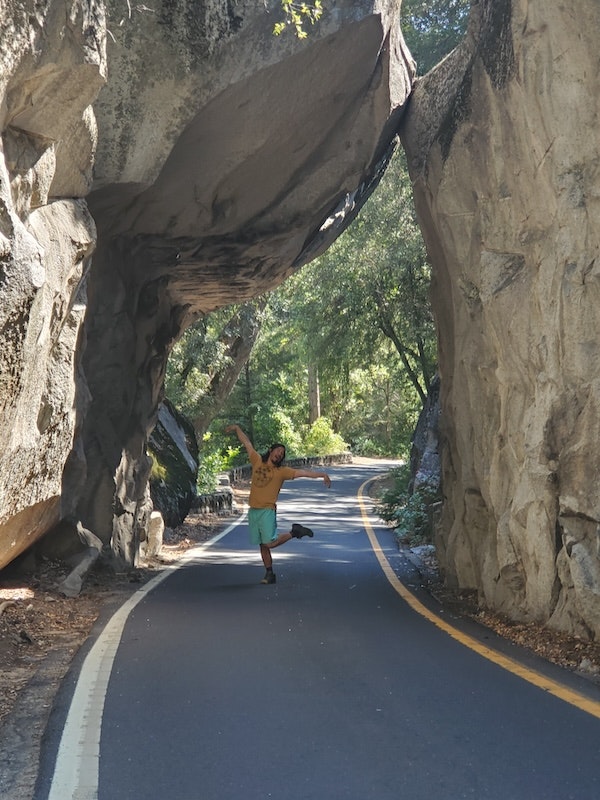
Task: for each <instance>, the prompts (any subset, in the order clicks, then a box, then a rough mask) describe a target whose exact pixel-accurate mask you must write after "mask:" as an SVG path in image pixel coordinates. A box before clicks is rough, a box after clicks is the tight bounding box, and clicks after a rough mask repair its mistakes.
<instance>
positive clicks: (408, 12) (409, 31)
mask: <svg viewBox="0 0 600 800" xmlns="http://www.w3.org/2000/svg"><path fill="white" fill-rule="evenodd" d="M470 7H471V2H470V0H403V3H402V13H401V23H402V32H403V34H404V38H405V39H406V43H407V44H408V47H409V49H410V51H411V53H412V55H413V57H414V58H415V60H416V62H417V69H418V73H419V75H424V74H425V73H426V72H429V70H430V69H432V67H434V66H435V65H436V64H438V63H439V62H440V61H441V60H442V59H443V58H444V56H445V55H447V54H448V53H449V52H450V51H451V50H453V49H454V48H455V47H456V45H457V44H458V43H459V42H460V40H461V39H462V37H463V36H464V34H465V31H466V28H467V22H468V19H469V9H470Z"/></svg>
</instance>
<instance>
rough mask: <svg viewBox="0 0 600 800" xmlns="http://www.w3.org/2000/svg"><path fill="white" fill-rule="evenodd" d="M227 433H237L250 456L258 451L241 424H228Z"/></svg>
mask: <svg viewBox="0 0 600 800" xmlns="http://www.w3.org/2000/svg"><path fill="white" fill-rule="evenodd" d="M225 433H235V434H236V436H237V437H238V439H239V440H240V442H241V444H243V445H244V447H245V448H246V452H247V453H248V456H250V455H252V453H255V452H256V451H255V449H254V446H253V445H252V442H251V441H250V439H249V438H248V437H247V436H246V434H245V433H244V431H243V430H242V429H241V428H240V426H239V425H228V426H227V427H226V428H225Z"/></svg>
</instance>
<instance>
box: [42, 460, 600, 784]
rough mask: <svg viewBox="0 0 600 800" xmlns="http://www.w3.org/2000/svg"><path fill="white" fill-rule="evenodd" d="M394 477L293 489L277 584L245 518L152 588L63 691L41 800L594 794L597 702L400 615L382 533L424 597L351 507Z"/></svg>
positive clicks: (582, 688)
mask: <svg viewBox="0 0 600 800" xmlns="http://www.w3.org/2000/svg"><path fill="white" fill-rule="evenodd" d="M385 469H386V468H385V466H384V465H379V466H378V467H377V466H371V467H363V466H354V465H349V466H345V467H339V468H335V469H332V470H331V471H330V474H331V476H332V479H333V484H332V487H331V489H329V490H327V489H326V488H325V487H324V485H323V482H322V481H320V480H319V481H316V480H306V479H301V480H296V481H293V482H290V483H288V484H286V488H285V489H284V490H283V491H282V493H281V495H280V503H279V508H278V517H279V523H280V526H279V527H280V530H288V529H289V525H290V524H291V523H292V522H302V523H303V524H305V525H308V526H310V527H311V528H313V530H314V532H315V537H314V539H307V538H304V539H302V540H299V541H298V540H292V541H291V542H289V543H287V544H286V545H284V546H283V547H281V548H279V549H277V550H275V551H273V560H274V568H275V571H276V574H277V583H276V584H275V585H271V586H265V585H262V584H260V579H261V578H262V576H263V572H264V571H263V568H262V565H261V562H260V559H259V556H258V552H257V550H258V549H257V548H255V547H251V546H250V545H249V544H248V531H247V527H246V524H245V521H242V522H241V523H240V524H239V525H237V526H236V527H235V528H234V529H233V530H232V531H231V532H229V533H227V535H225V536H223V537H222V538H220V539H219V540H218V541H215V542H213V543H212V544H210V545H209V546H208V547H204V548H202V549H200V550H199V551H197V553H196V555H195V557H194V558H193V560H190V561H189V562H187V564H186V565H185V566H183V567H181V568H179V569H177V570H174V571H173V572H172V573H171V574H169V576H168V577H167V578H165V579H164V580H162V579H161V581H160V582H159V583H157V585H156V586H155V587H154V588H151V590H149V591H146V592H144V593H143V594H142V596H141V599H140V598H138V601H139V602H138V601H136V602H137V605H134V606H133V607H132V608H131V609H130V610H129V611H127V613H125V614H123V615H122V620H121V623H120V625H118V626H117V628H118V634H113V636H112V643H109V644H108V645H107V644H106V643H105V644H104V646H103V648H102V652H101V654H100V655H99V656H98V655H97V656H95V657H93V656H92V654H93V650H90V655H88V661H89V660H90V659H91V660H92V661H94V662H95V666H94V667H93V669H92V673H93V674H94V675H96V672H97V673H98V675H99V677H98V675H96V677H95V678H94V679H92V680H90V678H89V677H88V679H87V684H86V679H85V675H84V673H85V672H86V667H85V664H84V667H83V668H82V669H81V673H80V676H79V683H78V684H77V686H75V682H74V680H71V682H70V683H69V682H67V685H66V686H65V688H64V690H63V692H62V695H61V699H60V702H59V707H58V708H57V709H56V710H55V713H54V717H53V726H51V728H50V730H49V733H48V737H47V742H46V749H45V752H44V758H43V764H42V770H41V773H40V775H41V777H40V781H39V784H38V788H37V792H36V799H37V798H39V800H46V798H50V800H94V799H95V798H98V800H267V798H273V800H325V799H326V798H327V799H329V798H334V799H335V800H338V799H339V800H367V799H368V798H377V800H388V799H389V800H392V798H393V800H434V799H437V798H440V800H441V799H443V800H458V799H459V798H475V800H488V799H489V800H569V798H572V799H573V800H598V798H600V758H599V756H600V719H598V717H597V716H596V715H595V714H594V709H595V710H596V711H597V710H598V709H600V704H599V701H600V692H599V691H598V689H597V688H596V687H595V686H593V685H590V684H589V683H588V682H586V681H584V680H583V679H576V678H573V677H572V676H571V675H568V674H565V673H564V672H563V671H562V670H559V669H558V668H553V667H546V666H545V665H542V664H541V663H540V662H538V661H537V660H536V659H535V658H534V657H532V656H522V658H523V659H524V669H526V670H528V669H530V668H535V669H538V670H541V671H542V672H543V673H544V674H546V675H549V679H550V680H554V681H556V680H558V681H559V682H562V681H563V680H564V681H565V682H566V683H567V684H568V685H569V686H570V689H569V691H571V690H573V691H574V692H575V693H580V694H582V696H586V695H587V696H589V698H590V708H591V709H592V713H589V712H588V711H587V710H582V708H578V707H576V706H574V705H572V704H571V703H570V702H566V701H565V700H563V699H560V698H558V697H556V696H554V694H553V693H552V692H551V691H548V690H547V689H546V688H543V687H542V688H540V686H538V685H535V681H534V682H533V683H532V682H530V681H528V680H524V679H522V677H519V676H517V675H515V674H513V673H512V672H510V671H507V670H506V669H504V668H503V667H502V666H500V665H499V664H498V663H496V661H495V660H494V659H493V657H492V660H490V659H488V658H485V657H482V655H480V654H478V653H477V652H474V651H473V650H472V649H470V648H469V647H467V646H465V645H464V644H463V643H462V642H461V641H457V640H456V639H455V638H452V636H450V635H448V633H447V632H444V631H443V630H440V629H439V628H438V627H437V625H436V624H432V622H431V621H429V620H428V619H426V618H424V617H423V616H422V615H421V614H420V613H417V612H416V611H415V610H414V609H413V608H411V607H410V606H409V605H408V604H407V602H406V601H405V600H404V599H403V598H402V597H401V596H400V594H399V593H398V591H397V590H396V588H395V587H394V585H393V584H392V583H391V582H390V580H389V579H388V577H386V575H385V574H384V571H383V570H382V567H381V564H380V561H379V560H378V558H377V557H376V553H375V551H374V549H373V539H372V537H373V536H374V537H376V539H377V540H378V542H379V544H380V547H381V548H382V550H383V551H384V554H385V555H387V557H388V558H389V560H390V562H391V564H392V565H393V570H394V571H395V572H396V573H397V574H398V575H399V576H400V577H401V578H402V580H403V582H404V583H405V584H406V585H413V586H414V588H415V591H416V593H417V596H419V595H421V599H422V601H423V602H424V603H425V605H426V606H427V605H429V606H432V604H431V602H429V601H428V600H427V599H426V598H425V597H424V595H423V593H422V592H420V590H419V587H418V585H417V584H418V581H416V579H415V574H414V571H412V572H411V569H410V564H409V563H408V562H406V561H404V560H403V559H402V558H401V557H400V556H399V555H398V553H397V550H396V548H395V547H394V543H393V537H392V535H391V533H390V532H389V531H387V530H386V529H385V528H384V527H383V526H382V525H380V524H379V525H378V523H377V521H376V520H374V519H373V518H371V521H370V526H372V529H371V534H372V537H370V536H369V535H368V531H367V529H368V527H369V525H366V524H365V523H366V520H365V518H364V517H363V515H361V503H360V502H359V499H358V496H357V492H358V490H359V487H360V486H361V485H362V484H363V482H364V481H365V480H367V479H368V478H370V477H374V476H375V475H377V474H380V473H381V472H383V471H385ZM433 613H436V614H437V613H438V612H437V611H435V609H434V612H433ZM450 622H451V624H452V625H458V627H459V628H463V630H465V633H466V634H467V635H469V636H473V637H475V639H477V638H479V639H482V638H484V639H485V641H486V644H487V645H490V644H491V645H492V646H495V644H496V643H495V642H494V641H493V637H492V636H491V634H489V633H488V632H482V631H481V630H479V629H478V628H477V627H476V626H474V625H472V624H467V623H460V622H457V621H452V620H450ZM465 625H467V627H469V625H470V630H466V629H465ZM499 647H500V648H501V649H502V648H504V651H505V652H506V650H507V649H508V650H510V655H511V656H512V658H515V657H518V658H521V655H520V654H519V651H518V650H517V649H516V648H513V647H512V646H510V645H503V644H501V643H499ZM111 648H112V649H111ZM113 651H114V653H115V655H114V663H113V662H112V657H113V656H112V653H113ZM107 653H108V655H107ZM86 663H87V662H86ZM98 664H100V667H98ZM92 666H93V665H92ZM88 667H89V665H88ZM87 672H88V673H89V669H88V670H87ZM540 674H541V673H540ZM98 684H99V685H100V688H98ZM82 685H83V688H82ZM90 686H91V688H90ZM88 695H91V696H92V699H90V697H88ZM77 709H79V711H77ZM100 719H102V725H101V732H100ZM59 729H60V730H59ZM63 731H64V733H63ZM69 731H70V733H69ZM60 734H62V740H61V739H60ZM85 741H88V744H87V745H85V744H82V742H85ZM89 742H91V743H92V744H91V745H89ZM94 742H96V745H94ZM59 745H60V747H59ZM95 747H96V750H94V748H95ZM86 748H88V749H86ZM57 752H58V758H57ZM98 753H99V758H98Z"/></svg>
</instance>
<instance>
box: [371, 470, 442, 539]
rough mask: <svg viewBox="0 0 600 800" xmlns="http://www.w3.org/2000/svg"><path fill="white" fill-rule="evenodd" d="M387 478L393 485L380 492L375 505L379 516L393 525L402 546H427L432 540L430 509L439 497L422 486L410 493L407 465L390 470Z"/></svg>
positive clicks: (434, 491) (428, 488) (436, 493)
mask: <svg viewBox="0 0 600 800" xmlns="http://www.w3.org/2000/svg"><path fill="white" fill-rule="evenodd" d="M390 477H391V479H392V485H391V486H390V487H389V488H388V489H386V491H384V492H382V494H381V497H380V498H379V501H378V503H377V511H378V513H379V515H380V516H381V518H382V519H384V520H386V522H389V523H391V524H392V525H393V527H394V529H395V531H396V536H397V537H398V539H399V541H400V542H402V543H403V544H407V545H409V546H410V547H414V546H416V545H420V544H430V543H431V542H432V539H433V530H432V524H431V506H432V505H433V504H434V503H436V502H437V501H438V500H439V499H440V498H439V493H438V492H437V491H436V490H434V489H432V488H431V487H429V486H421V487H419V488H418V489H416V490H415V491H414V492H412V493H410V492H409V490H408V486H409V482H410V468H409V465H408V464H403V465H402V466H401V467H398V468H397V469H393V470H391V472H390Z"/></svg>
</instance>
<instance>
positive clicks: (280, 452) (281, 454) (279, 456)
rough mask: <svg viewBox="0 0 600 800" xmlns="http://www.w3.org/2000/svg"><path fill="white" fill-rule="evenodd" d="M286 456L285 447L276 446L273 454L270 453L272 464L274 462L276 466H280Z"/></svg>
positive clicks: (272, 451)
mask: <svg viewBox="0 0 600 800" xmlns="http://www.w3.org/2000/svg"><path fill="white" fill-rule="evenodd" d="M284 458H285V450H284V449H283V447H274V448H273V449H272V450H271V455H270V460H271V464H274V465H275V466H276V467H278V466H279V465H280V464H281V462H282V461H283V459H284Z"/></svg>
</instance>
